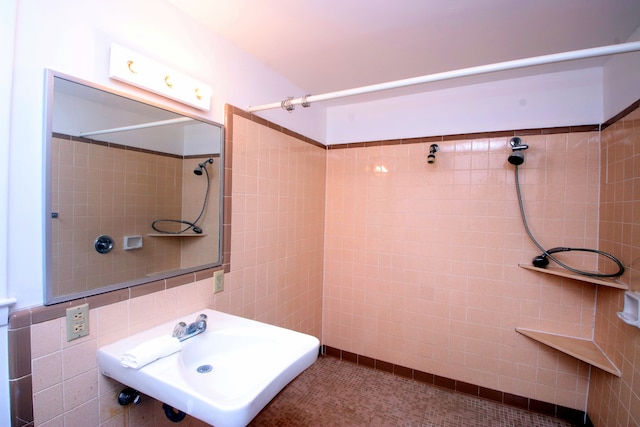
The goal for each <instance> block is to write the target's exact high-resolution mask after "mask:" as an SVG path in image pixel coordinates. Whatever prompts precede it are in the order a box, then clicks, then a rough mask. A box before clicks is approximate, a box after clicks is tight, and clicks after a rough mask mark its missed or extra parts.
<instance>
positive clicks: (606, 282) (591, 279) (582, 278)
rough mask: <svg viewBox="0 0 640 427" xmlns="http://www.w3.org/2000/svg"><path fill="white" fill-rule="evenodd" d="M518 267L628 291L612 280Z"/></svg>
mask: <svg viewBox="0 0 640 427" xmlns="http://www.w3.org/2000/svg"><path fill="white" fill-rule="evenodd" d="M518 267H522V268H524V269H526V270H532V271H537V272H539V273H544V274H551V275H552V276H558V277H564V278H565V279H573V280H579V281H581V282H587V283H592V284H594V285H602V286H609V287H611V288H617V289H624V290H625V291H626V290H628V289H629V286H627V285H625V284H624V283H620V282H619V281H617V280H613V279H604V278H598V277H589V276H583V275H581V274H575V273H571V272H570V271H566V270H560V269H557V268H540V267H534V266H533V265H529V264H518Z"/></svg>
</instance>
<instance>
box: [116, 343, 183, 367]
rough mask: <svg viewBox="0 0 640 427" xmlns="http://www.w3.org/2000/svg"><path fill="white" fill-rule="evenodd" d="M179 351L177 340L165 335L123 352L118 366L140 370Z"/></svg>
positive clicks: (180, 347)
mask: <svg viewBox="0 0 640 427" xmlns="http://www.w3.org/2000/svg"><path fill="white" fill-rule="evenodd" d="M181 349H182V345H181V344H180V340H178V338H175V337H170V336H169V335H165V336H161V337H157V338H153V339H150V340H149V341H145V342H143V343H142V344H140V345H138V346H136V347H134V348H132V349H130V350H128V351H125V352H124V353H122V357H121V358H120V364H121V365H122V366H124V367H126V368H133V369H140V368H142V367H143V366H145V365H148V364H149V363H151V362H154V361H156V360H158V359H161V358H163V357H167V356H169V355H171V354H173V353H175V352H178V351H180V350H181Z"/></svg>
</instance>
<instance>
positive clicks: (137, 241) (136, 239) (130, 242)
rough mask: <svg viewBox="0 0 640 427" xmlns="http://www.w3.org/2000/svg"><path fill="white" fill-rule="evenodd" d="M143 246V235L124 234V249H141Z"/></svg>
mask: <svg viewBox="0 0 640 427" xmlns="http://www.w3.org/2000/svg"><path fill="white" fill-rule="evenodd" d="M141 247H142V236H124V250H125V251H128V250H131V249H140V248H141Z"/></svg>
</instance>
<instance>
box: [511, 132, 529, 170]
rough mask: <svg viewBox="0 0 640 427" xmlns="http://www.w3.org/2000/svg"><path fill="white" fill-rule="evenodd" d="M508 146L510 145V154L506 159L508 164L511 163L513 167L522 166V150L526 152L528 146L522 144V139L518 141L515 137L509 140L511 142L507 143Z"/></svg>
mask: <svg viewBox="0 0 640 427" xmlns="http://www.w3.org/2000/svg"><path fill="white" fill-rule="evenodd" d="M509 144H510V145H511V150H512V153H511V155H510V156H509V159H508V161H509V163H511V164H512V165H514V166H518V165H521V164H523V163H524V153H523V150H526V149H527V148H529V146H528V145H527V144H523V143H522V139H520V138H519V137H517V136H514V137H513V138H511V141H509Z"/></svg>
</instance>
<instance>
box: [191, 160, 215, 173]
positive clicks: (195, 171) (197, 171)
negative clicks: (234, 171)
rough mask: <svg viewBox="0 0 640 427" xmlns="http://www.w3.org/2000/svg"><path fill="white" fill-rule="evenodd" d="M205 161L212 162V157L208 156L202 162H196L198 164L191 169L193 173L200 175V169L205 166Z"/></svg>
mask: <svg viewBox="0 0 640 427" xmlns="http://www.w3.org/2000/svg"><path fill="white" fill-rule="evenodd" d="M207 163H210V164H213V158H208V159H207V160H205V161H204V162H202V163H198V166H196V168H195V169H194V170H193V173H195V174H196V175H198V176H200V175H202V169H205V168H206V167H207Z"/></svg>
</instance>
